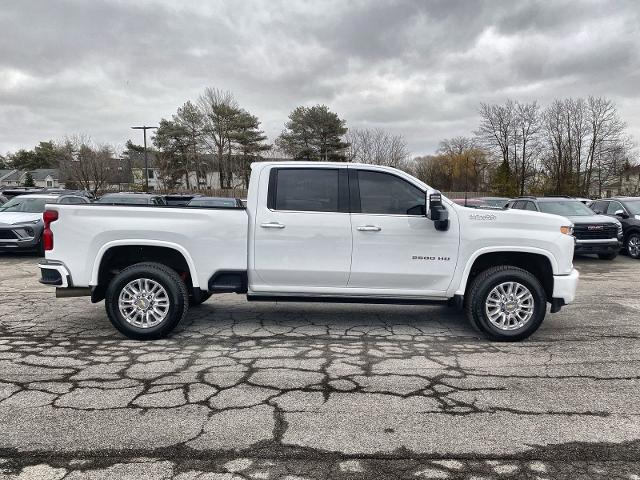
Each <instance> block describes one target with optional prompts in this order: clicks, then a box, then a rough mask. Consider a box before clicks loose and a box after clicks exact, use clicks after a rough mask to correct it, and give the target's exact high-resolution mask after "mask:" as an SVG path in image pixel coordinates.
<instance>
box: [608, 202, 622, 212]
mask: <svg viewBox="0 0 640 480" xmlns="http://www.w3.org/2000/svg"><path fill="white" fill-rule="evenodd" d="M618 210H623V211H624V208H622V205H621V204H620V202H609V206H608V207H607V215H615V214H616V212H617V211H618Z"/></svg>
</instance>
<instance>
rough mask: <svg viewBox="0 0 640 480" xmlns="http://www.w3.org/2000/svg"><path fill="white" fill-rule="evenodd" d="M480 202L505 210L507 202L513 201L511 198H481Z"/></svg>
mask: <svg viewBox="0 0 640 480" xmlns="http://www.w3.org/2000/svg"><path fill="white" fill-rule="evenodd" d="M478 200H482V201H483V202H485V203H486V204H487V205H489V206H490V207H495V208H505V206H506V205H507V202H508V201H509V200H511V198H509V197H479V198H478Z"/></svg>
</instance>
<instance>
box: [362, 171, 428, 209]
mask: <svg viewBox="0 0 640 480" xmlns="http://www.w3.org/2000/svg"><path fill="white" fill-rule="evenodd" d="M358 185H359V189H360V212H361V213H378V214H386V215H424V214H425V195H424V192H423V191H422V190H420V189H419V188H418V187H416V186H414V185H412V184H410V183H409V182H407V181H406V180H403V179H401V178H399V177H396V176H395V175H391V174H389V173H383V172H372V171H366V170H359V171H358Z"/></svg>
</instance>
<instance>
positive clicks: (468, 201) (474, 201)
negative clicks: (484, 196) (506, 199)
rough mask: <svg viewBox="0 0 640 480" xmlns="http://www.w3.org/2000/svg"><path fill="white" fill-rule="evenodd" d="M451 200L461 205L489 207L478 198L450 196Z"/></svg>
mask: <svg viewBox="0 0 640 480" xmlns="http://www.w3.org/2000/svg"><path fill="white" fill-rule="evenodd" d="M451 201H452V202H453V203H456V204H458V205H462V206H463V207H471V208H482V207H489V204H488V203H487V202H485V201H484V200H480V199H479V198H452V199H451Z"/></svg>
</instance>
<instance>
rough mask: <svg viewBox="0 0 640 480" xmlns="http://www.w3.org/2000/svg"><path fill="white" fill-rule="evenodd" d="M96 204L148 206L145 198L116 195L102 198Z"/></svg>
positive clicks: (147, 200)
mask: <svg viewBox="0 0 640 480" xmlns="http://www.w3.org/2000/svg"><path fill="white" fill-rule="evenodd" d="M96 203H110V204H114V203H115V204H118V205H148V204H149V199H148V198H147V197H125V196H120V195H118V196H106V197H102V198H101V199H100V200H98V201H97V202H96Z"/></svg>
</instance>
